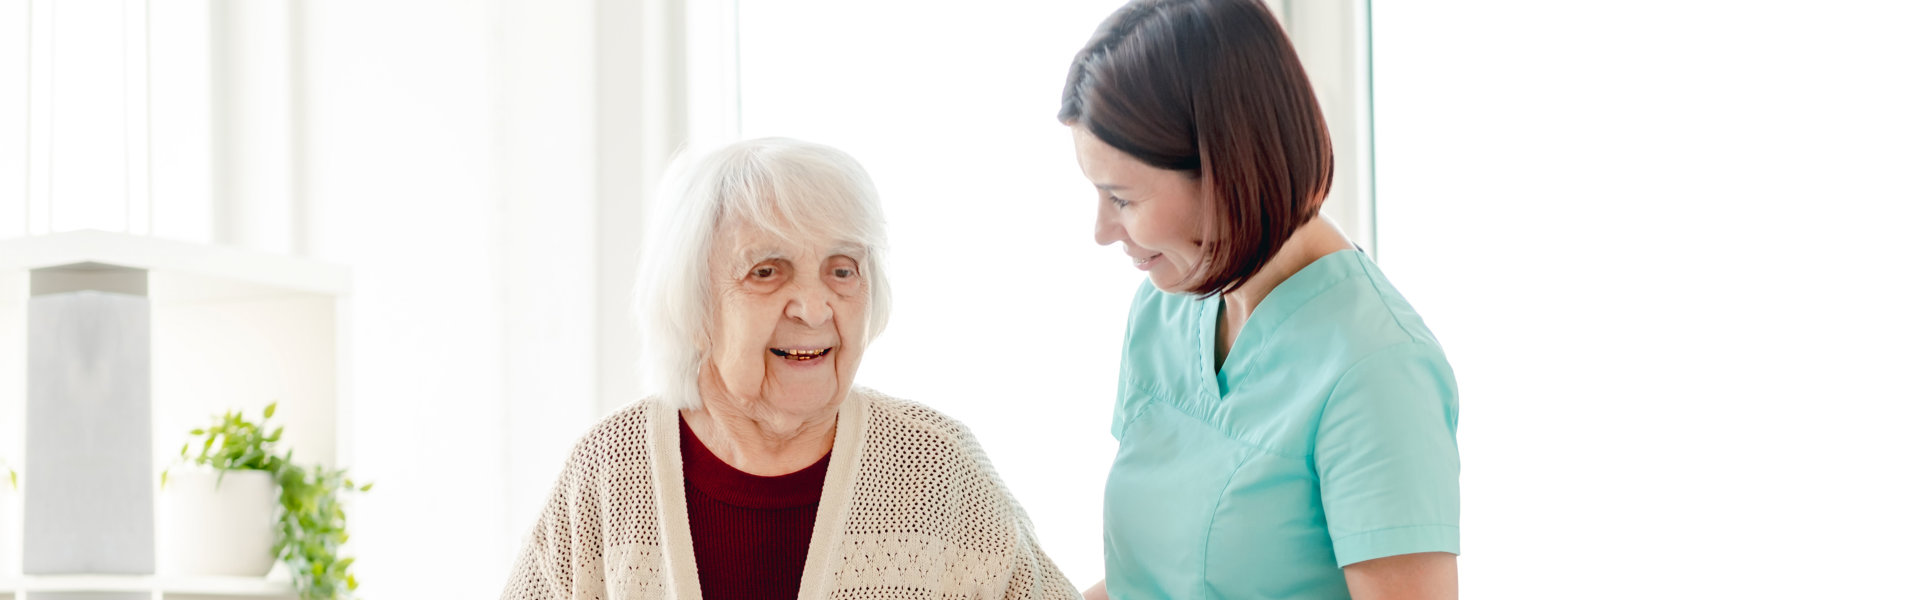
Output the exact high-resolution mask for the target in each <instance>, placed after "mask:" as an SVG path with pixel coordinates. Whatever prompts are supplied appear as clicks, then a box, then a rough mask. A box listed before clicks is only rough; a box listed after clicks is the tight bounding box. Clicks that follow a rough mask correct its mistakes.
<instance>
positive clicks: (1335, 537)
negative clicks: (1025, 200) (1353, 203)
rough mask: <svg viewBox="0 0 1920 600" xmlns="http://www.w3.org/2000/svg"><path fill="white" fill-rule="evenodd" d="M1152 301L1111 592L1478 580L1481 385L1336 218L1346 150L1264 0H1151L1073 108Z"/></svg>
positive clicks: (1074, 88)
mask: <svg viewBox="0 0 1920 600" xmlns="http://www.w3.org/2000/svg"><path fill="white" fill-rule="evenodd" d="M1059 117H1060V121H1061V122H1062V123H1065V124H1067V125H1069V126H1070V127H1071V128H1072V131H1073V136H1074V145H1075V149H1076V152H1077V154H1078V157H1079V162H1080V167H1081V170H1082V172H1083V173H1084V174H1085V175H1086V177H1087V179H1088V180H1089V181H1091V182H1092V183H1093V185H1094V187H1095V188H1096V189H1097V190H1098V191H1099V195H1100V208H1099V213H1098V216H1097V218H1096V219H1095V226H1094V238H1095V240H1096V241H1098V242H1099V243H1100V244H1102V245H1109V244H1115V243H1118V246H1119V248H1120V249H1122V250H1124V251H1125V252H1126V254H1127V257H1128V258H1129V259H1130V260H1131V261H1132V262H1133V263H1134V265H1135V266H1137V267H1138V268H1140V269H1141V270H1143V271H1145V272H1146V274H1147V279H1148V281H1147V282H1145V283H1143V284H1142V285H1141V286H1140V290H1139V292H1138V293H1137V294H1136V295H1135V296H1134V299H1133V310H1132V314H1131V316H1130V317H1129V318H1128V323H1127V334H1126V345H1125V349H1124V351H1123V352H1122V359H1121V360H1122V362H1121V368H1120V391H1119V399H1118V402H1117V403H1116V405H1115V407H1114V415H1113V435H1114V437H1115V438H1117V439H1118V440H1119V442H1120V446H1119V453H1118V455H1117V456H1116V457H1115V459H1114V463H1113V470H1112V471H1111V473H1110V474H1109V475H1108V477H1107V490H1106V515H1105V516H1106V531H1105V534H1106V579H1105V580H1104V581H1102V582H1101V583H1100V584H1096V585H1095V586H1094V587H1093V588H1092V589H1089V590H1087V595H1088V597H1089V598H1105V597H1108V596H1111V597H1113V598H1125V599H1134V598H1311V599H1319V598H1361V599H1376V598H1455V597H1457V596H1458V583H1457V567H1456V564H1455V558H1454V557H1455V555H1456V554H1458V553H1459V551H1460V529H1459V524H1460V485H1459V476H1460V458H1459V451H1458V448H1457V445H1456V442H1455V438H1454V432H1455V429H1456V425H1457V423H1458V410H1459V398H1458V392H1457V390H1456V388H1455V385H1454V380H1453V370H1452V368H1451V367H1449V366H1448V364H1447V359H1446V356H1445V355H1444V354H1443V353H1442V352H1441V349H1440V345H1439V344H1438V342H1436V341H1435V339H1434V336H1433V334H1432V333H1431V332H1429V331H1428V330H1427V327H1426V325H1425V324H1424V323H1422V321H1421V319H1420V316H1419V315H1418V314H1416V313H1415V312H1414V310H1413V307H1412V306H1410V305H1409V304H1408V303H1407V301H1406V299H1405V298H1403V297H1401V295H1400V293H1399V292H1398V291H1396V290H1395V289H1394V288H1393V285H1392V284H1390V283H1388V282H1387V279H1386V277H1385V276H1384V275H1382V274H1381V272H1380V269H1379V268H1377V267H1376V266H1374V264H1373V261H1372V260H1370V259H1369V258H1368V257H1367V256H1366V255H1365V254H1363V253H1361V252H1360V251H1358V250H1357V249H1355V248H1354V247H1353V245H1352V244H1351V243H1349V242H1348V241H1347V239H1346V238H1345V237H1344V236H1343V235H1342V234H1341V233H1340V231H1339V230H1338V229H1337V228H1335V227H1334V226H1333V224H1332V223H1330V222H1328V221H1327V220H1326V219H1324V218H1321V217H1320V216H1319V213H1320V204H1321V202H1322V201H1323V200H1324V199H1325V198H1326V195H1327V189H1328V186H1329V185H1330V183H1331V181H1332V174H1333V149H1332V141H1331V139H1330V137H1329V136H1328V133H1327V128H1326V123H1325V121H1324V119H1323V118H1322V116H1321V113H1320V109H1319V106H1318V103H1317V102H1316V101H1315V99H1314V95H1313V90H1312V88H1311V87H1310V86H1309V84H1308V82H1307V78H1306V73H1305V71H1304V70H1303V69H1302V67H1301V66H1300V61H1299V59H1298V58H1297V57H1296V56H1295V55H1294V51H1293V48H1292V47H1291V45H1290V43H1289V42H1288V41H1287V38H1286V35H1285V34H1284V33H1283V32H1282V31H1281V28H1280V24H1279V22H1278V21H1277V20H1276V19H1275V18H1274V16H1273V14H1272V13H1271V12H1269V11H1268V9H1267V8H1266V6H1265V5H1264V4H1263V3H1262V2H1260V0H1137V1H1135V2H1132V3H1130V4H1128V5H1126V6H1125V7H1123V8H1121V9H1120V10H1119V11H1118V12H1116V13H1114V15H1113V16H1112V17H1110V18H1109V19H1108V20H1107V21H1106V22H1105V23H1104V24H1102V25H1101V27H1100V29H1099V30H1098V31H1097V32H1096V33H1095V35H1094V37H1093V40H1092V41H1091V42H1089V43H1088V45H1087V46H1086V48H1085V49H1084V50H1082V51H1081V52H1080V54H1079V55H1078V56H1077V57H1076V58H1075V59H1074V62H1073V67H1072V70H1071V72H1070V73H1069V75H1068V78H1067V85H1066V91H1065V94H1064V95H1063V98H1062V102H1061V108H1060V114H1059Z"/></svg>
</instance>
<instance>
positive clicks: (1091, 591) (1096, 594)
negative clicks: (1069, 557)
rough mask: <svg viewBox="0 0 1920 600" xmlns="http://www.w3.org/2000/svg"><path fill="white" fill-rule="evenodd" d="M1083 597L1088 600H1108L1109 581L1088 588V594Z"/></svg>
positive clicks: (1101, 581) (1102, 581) (1103, 580)
mask: <svg viewBox="0 0 1920 600" xmlns="http://www.w3.org/2000/svg"><path fill="white" fill-rule="evenodd" d="M1081 595H1082V596H1086V597H1087V600H1107V580H1105V579H1102V580H1100V582H1099V583H1095V584H1093V587H1090V588H1087V591H1086V593H1084V594H1081Z"/></svg>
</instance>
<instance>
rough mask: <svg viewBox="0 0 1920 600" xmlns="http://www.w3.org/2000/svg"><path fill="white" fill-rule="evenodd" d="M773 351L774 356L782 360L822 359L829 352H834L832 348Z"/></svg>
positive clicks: (779, 349)
mask: <svg viewBox="0 0 1920 600" xmlns="http://www.w3.org/2000/svg"><path fill="white" fill-rule="evenodd" d="M772 350H773V353H774V355H776V356H779V357H781V358H785V359H787V360H813V359H816V358H820V357H822V356H826V354H827V351H828V350H832V348H821V349H818V350H787V349H783V348H773V349H772Z"/></svg>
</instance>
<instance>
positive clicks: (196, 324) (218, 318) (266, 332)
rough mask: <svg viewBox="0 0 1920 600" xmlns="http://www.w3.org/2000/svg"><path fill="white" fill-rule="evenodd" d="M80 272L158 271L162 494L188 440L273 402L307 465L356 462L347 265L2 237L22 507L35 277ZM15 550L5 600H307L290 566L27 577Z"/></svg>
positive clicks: (6, 395)
mask: <svg viewBox="0 0 1920 600" xmlns="http://www.w3.org/2000/svg"><path fill="white" fill-rule="evenodd" d="M70 265H110V266H114V267H123V268H131V269H140V270H144V271H146V272H147V297H148V298H149V300H150V302H151V304H150V306H151V339H152V348H151V357H152V359H151V365H152V388H151V390H152V391H151V403H152V422H151V425H152V440H153V450H152V456H153V463H154V464H153V471H152V473H153V479H152V481H153V482H154V485H155V486H156V487H157V486H158V483H159V473H160V471H161V470H162V469H163V468H166V467H167V466H169V465H172V464H174V461H175V459H176V458H177V457H178V456H179V452H180V446H181V445H182V444H183V443H185V442H186V440H187V437H188V434H187V432H188V431H189V430H191V429H193V428H195V427H199V426H201V425H203V424H205V423H206V422H207V421H209V420H211V419H212V418H213V417H214V416H216V415H218V414H220V413H223V412H225V411H228V410H241V411H244V412H245V413H246V414H247V415H249V416H250V417H252V418H255V419H257V418H259V415H260V412H261V410H262V409H263V408H265V407H266V405H267V404H268V403H272V402H278V403H279V408H278V411H277V412H276V414H275V416H274V419H273V420H274V421H275V422H277V423H279V424H281V425H284V426H285V427H286V431H285V435H284V436H283V438H282V441H281V443H282V444H283V445H284V447H291V448H293V449H294V450H295V453H294V455H295V460H297V461H301V462H319V463H322V464H325V465H327V466H330V467H332V466H340V465H343V464H349V463H351V457H352V454H351V447H350V445H349V444H348V440H349V439H350V438H349V436H347V435H346V432H347V427H346V425H347V424H348V423H351V422H352V421H351V415H352V405H351V403H350V402H349V401H348V397H347V394H346V393H345V390H346V389H347V381H348V378H347V373H346V365H348V364H349V362H348V361H347V360H346V358H347V355H346V353H347V348H348V343H347V339H346V335H345V332H346V331H347V327H346V324H347V316H348V315H347V314H346V302H345V300H346V298H347V296H348V295H349V294H350V293H351V291H352V290H351V286H350V277H349V273H348V272H347V270H346V269H344V268H342V267H337V266H333V265H327V264H323V263H318V262H314V261H310V260H305V259H300V258H294V257H287V256H280V255H273V254H266V253H260V252H253V251H247V250H240V249H234V248H227V247H219V246H211V245H206V244H195V243H185V242H177V241H171V240H165V239H158V238H153V237H148V236H141V235H129V234H120V233H109V232H101V231H76V232H68V233H59V234H52V235H43V236H31V237H19V238H12V239H0V457H4V458H6V459H7V461H8V462H9V463H10V464H11V465H12V466H13V468H14V469H16V470H19V471H20V476H21V490H20V492H18V493H16V495H15V496H14V498H13V500H15V501H13V502H11V503H10V505H11V506H13V507H14V510H20V508H19V507H20V506H21V505H23V504H25V503H24V502H20V501H18V500H19V499H20V498H23V497H26V496H30V495H31V494H32V493H33V489H34V487H33V486H34V484H33V480H34V474H33V472H32V470H31V468H32V458H31V457H29V456H26V455H25V453H26V448H27V444H26V442H25V436H26V433H27V432H26V431H25V428H26V422H27V419H26V408H27V404H28V398H27V386H26V376H27V369H26V365H27V362H28V361H27V358H28V357H27V356H26V352H27V307H28V300H29V294H30V288H31V284H30V282H31V281H32V273H33V272H34V271H35V270H38V269H48V268H56V267H64V266H70ZM0 485H4V476H3V475H0ZM0 493H6V492H5V491H3V490H0ZM155 504H158V502H156V503H155ZM7 505H9V503H0V506H7ZM20 517H21V515H19V514H14V515H0V544H19V543H20V537H21V534H20V532H19V527H20V524H21V523H22V521H21V518H20ZM9 529H12V531H9ZM163 543H164V542H163ZM14 548H15V549H16V550H15V551H14V552H0V560H9V559H10V561H11V562H12V563H13V564H0V600H29V599H31V598H33V597H34V596H36V595H44V594H47V593H52V592H104V593H140V594H150V595H151V597H152V598H154V599H156V600H158V599H160V598H168V599H177V600H191V599H195V598H259V599H278V598H294V597H295V595H294V591H293V588H292V586H291V583H290V582H289V581H288V580H287V579H286V578H285V576H284V575H283V574H279V573H280V570H279V569H276V571H275V575H270V576H268V577H265V578H232V577H193V578H183V577H169V576H165V575H90V574H73V575H19V573H20V572H21V570H22V569H21V565H20V564H19V562H18V561H19V560H20V556H21V555H22V554H23V553H22V552H20V551H19V550H18V549H19V548H20V546H14Z"/></svg>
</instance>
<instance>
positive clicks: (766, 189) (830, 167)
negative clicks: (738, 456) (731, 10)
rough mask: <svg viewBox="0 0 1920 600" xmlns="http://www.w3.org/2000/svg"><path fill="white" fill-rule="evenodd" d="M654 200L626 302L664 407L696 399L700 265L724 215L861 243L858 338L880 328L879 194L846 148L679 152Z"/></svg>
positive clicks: (885, 310)
mask: <svg viewBox="0 0 1920 600" xmlns="http://www.w3.org/2000/svg"><path fill="white" fill-rule="evenodd" d="M653 202H654V210H649V211H647V212H648V213H649V214H650V215H652V217H651V219H650V220H651V221H652V222H653V223H652V227H651V228H650V230H651V233H650V235H649V236H648V238H649V239H648V240H647V242H648V243H647V244H646V246H647V248H648V249H647V251H646V253H645V254H644V255H642V256H641V257H640V272H639V278H638V279H637V280H636V281H635V287H634V301H635V313H636V316H637V317H638V320H639V321H640V327H641V333H642V334H643V335H644V337H645V341H646V343H645V346H644V348H643V350H642V352H643V354H642V355H641V362H642V363H644V364H645V365H646V366H647V367H649V369H648V371H649V372H650V375H651V377H650V378H651V380H652V382H653V385H652V386H650V387H653V388H654V389H655V391H657V392H658V394H659V396H660V400H661V402H662V403H663V404H665V405H666V406H668V407H671V408H674V409H697V408H699V407H700V370H701V368H703V367H704V366H705V365H706V363H707V362H708V360H710V358H711V357H710V355H709V353H710V352H711V348H712V347H713V330H714V323H713V317H714V312H713V310H712V306H713V303H714V300H715V299H714V296H713V289H712V286H711V285H710V283H709V282H708V266H707V265H708V260H710V259H711V257H712V256H713V252H714V250H715V249H714V247H713V242H714V234H715V233H716V232H717V231H718V230H719V228H720V225H721V223H722V222H723V221H724V220H725V219H728V218H733V219H740V220H741V222H742V223H743V224H745V225H747V226H750V227H755V228H759V229H761V230H764V231H766V232H768V233H770V234H772V235H774V236H776V237H779V238H781V239H784V240H789V241H813V240H830V241H832V242H834V243H838V242H851V243H853V244H857V245H859V246H860V247H861V249H862V250H864V251H865V252H866V260H865V261H864V262H862V263H861V265H860V271H861V273H863V274H864V275H865V276H866V278H867V290H868V293H869V294H870V298H869V299H868V310H867V339H866V340H863V342H871V341H872V340H873V338H875V337H877V336H879V335H880V332H881V331H882V330H884V329H886V326H887V317H888V316H889V314H890V313H891V312H892V304H893V303H892V300H893V298H892V296H893V294H892V291H891V289H890V288H889V287H888V286H887V269H886V260H885V257H884V253H885V251H886V241H887V236H886V221H885V218H884V217H883V216H882V214H881V211H880V194H879V192H878V191H877V190H876V189H875V188H874V185H873V180H872V179H871V178H869V177H868V176H867V170H866V169H865V168H863V167H861V166H860V163H859V162H858V161H855V160H854V159H853V157H852V156H850V155H848V154H847V153H846V152H842V151H840V150H838V149H835V148H832V147H829V146H825V145H822V144H816V143H812V142H805V141H800V140H795V139H788V138H761V139H756V140H747V141H743V142H737V143H734V144H730V145H728V146H726V147H723V148H719V149H717V150H711V151H705V150H688V151H683V152H681V153H680V155H679V156H678V157H677V158H675V159H674V160H673V163H672V164H671V165H670V166H668V167H667V170H666V173H665V175H664V176H663V178H662V180H661V184H660V187H659V190H658V191H657V192H656V193H655V195H654V197H653Z"/></svg>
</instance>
